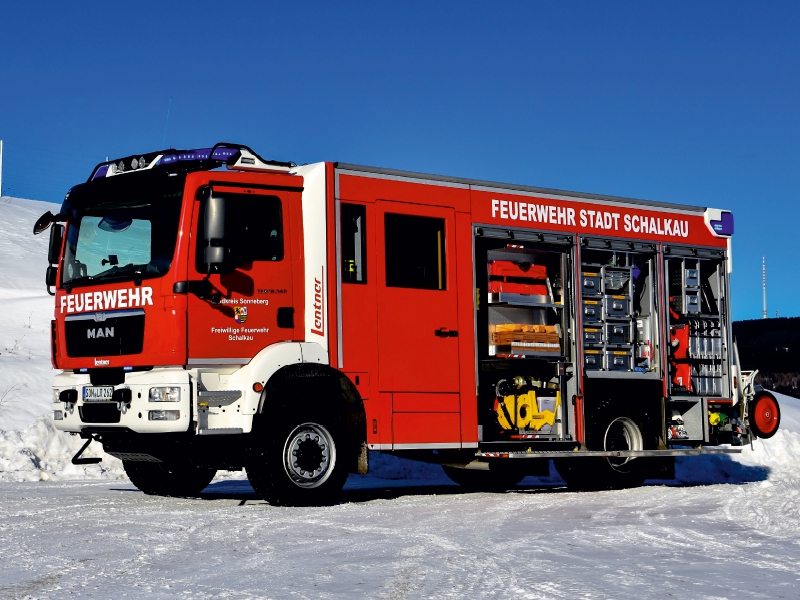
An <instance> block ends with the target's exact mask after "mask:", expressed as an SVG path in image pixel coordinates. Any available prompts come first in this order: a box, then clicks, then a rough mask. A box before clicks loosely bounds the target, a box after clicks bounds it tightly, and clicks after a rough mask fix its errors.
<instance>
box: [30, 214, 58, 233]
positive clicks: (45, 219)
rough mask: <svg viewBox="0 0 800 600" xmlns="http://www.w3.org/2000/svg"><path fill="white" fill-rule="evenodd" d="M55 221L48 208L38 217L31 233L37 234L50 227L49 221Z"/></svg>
mask: <svg viewBox="0 0 800 600" xmlns="http://www.w3.org/2000/svg"><path fill="white" fill-rule="evenodd" d="M53 221H55V216H54V215H53V213H51V212H50V211H49V210H48V211H47V212H46V213H44V214H43V215H42V216H41V217H39V218H38V219H37V221H36V223H34V225H33V235H39V234H40V233H42V232H43V231H45V230H46V229H47V228H48V227H50V223H52V222H53Z"/></svg>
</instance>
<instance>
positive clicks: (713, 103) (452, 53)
mask: <svg viewBox="0 0 800 600" xmlns="http://www.w3.org/2000/svg"><path fill="white" fill-rule="evenodd" d="M0 11H1V12H0V14H2V25H0V40H2V41H0V44H1V45H0V49H1V52H2V54H1V55H0V139H3V140H4V142H5V163H4V178H3V193H4V194H5V195H14V196H20V197H28V198H36V199H42V200H52V201H60V199H61V198H62V197H63V194H64V193H65V191H66V190H67V189H68V188H69V187H70V186H71V185H73V184H75V183H77V182H80V181H81V180H83V179H85V178H86V177H87V176H88V175H89V173H90V171H91V169H92V167H93V166H94V165H95V164H96V163H97V162H99V161H101V160H104V159H105V157H106V156H109V157H111V158H114V157H118V156H124V155H129V154H132V153H136V152H146V151H151V150H156V149H160V148H161V147H162V145H163V144H162V142H164V141H165V142H166V145H167V146H174V147H178V148H190V147H202V146H208V145H211V144H213V143H214V142H217V141H233V142H239V143H244V144H247V145H249V146H251V147H252V148H253V149H255V150H256V151H257V152H259V153H260V154H261V155H262V156H265V157H267V158H275V159H280V160H293V161H295V162H297V163H304V162H313V161H318V160H338V161H344V162H355V163H361V164H369V165H377V166H384V167H392V168H399V169H410V170H416V171H424V172H432V173H442V174H448V175H455V176H462V177H473V178H479V179H490V180H497V181H507V182H513V183H522V184H529V185H538V186H545V187H553V188H559V189H567V190H578V191H588V192H598V193H605V194H615V195H621V196H630V197H636V198H647V199H652V200H662V201H666V202H677V203H685V204H697V205H704V206H715V207H720V208H727V209H730V210H732V211H733V212H734V214H735V217H736V234H735V236H734V275H733V312H734V318H735V319H749V318H759V317H760V316H761V256H762V254H765V255H766V257H767V269H768V272H767V277H768V306H769V312H770V316H774V315H775V310H778V311H779V314H780V315H781V316H800V303H798V300H797V297H798V295H799V294H798V293H799V292H800V285H798V279H800V268H798V264H800V261H798V257H796V256H795V255H794V253H795V252H796V251H797V249H798V244H797V241H796V237H795V236H796V235H797V234H796V228H795V221H796V220H797V217H798V212H799V210H798V208H797V206H798V200H799V199H800V198H798V196H799V194H798V191H799V190H800V172H798V158H800V137H799V136H798V133H800V116H799V113H798V98H800V41H798V40H800V4H798V3H796V2H783V3H782V2H769V3H761V2H748V3H742V2H732V1H727V2H669V3H661V2H569V1H566V2H534V1H530V2H492V3H488V2H452V3H450V2H402V3H401V2H397V3H389V2H358V3H351V2H337V3H326V2H318V3H317V2H305V3H268V2H249V1H242V2H238V3H220V2H192V3H188V2H186V3H177V2H174V3H167V2H159V3H151V2H146V1H139V2H132V3H110V2H77V3H65V2H40V3H35V4H34V3H5V4H4V5H3V7H2V9H0ZM170 98H171V106H170ZM168 107H169V121H168V122H167V112H168Z"/></svg>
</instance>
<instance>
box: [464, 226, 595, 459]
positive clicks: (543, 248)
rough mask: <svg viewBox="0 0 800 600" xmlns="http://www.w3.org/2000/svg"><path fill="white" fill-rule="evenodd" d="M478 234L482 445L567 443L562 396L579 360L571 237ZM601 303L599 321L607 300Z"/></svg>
mask: <svg viewBox="0 0 800 600" xmlns="http://www.w3.org/2000/svg"><path fill="white" fill-rule="evenodd" d="M475 231H476V237H475V257H476V258H475V264H476V273H475V279H476V287H477V290H476V327H477V331H478V356H477V358H478V402H479V406H480V410H479V417H478V419H479V420H478V422H479V425H480V426H481V431H482V433H481V438H482V439H481V441H483V442H510V443H513V442H515V441H519V442H523V441H526V443H527V441H528V440H534V439H544V440H565V439H569V435H570V432H569V428H568V426H567V417H566V416H565V415H564V414H563V413H564V410H563V408H562V402H563V400H562V399H563V398H564V397H565V394H566V393H567V389H566V386H567V383H566V382H567V381H568V379H569V378H571V377H572V375H571V371H572V367H571V365H572V361H573V360H574V358H573V352H574V350H573V346H572V345H571V343H572V340H571V334H572V333H573V331H574V329H573V327H574V325H573V319H574V318H575V315H574V314H570V309H571V308H572V307H573V306H574V304H571V303H570V302H568V301H567V290H568V289H570V290H574V287H572V286H573V285H574V284H573V282H574V279H570V278H569V276H568V274H569V275H571V274H572V271H571V270H569V269H568V268H567V264H568V260H569V253H570V252H571V250H572V243H571V240H570V239H569V238H567V237H563V236H562V237H557V236H552V241H541V240H531V241H525V240H518V239H516V237H515V236H517V235H521V234H520V233H519V232H514V233H513V234H512V233H510V232H506V231H502V232H501V231H494V230H487V229H486V228H481V229H476V230H475ZM537 237H538V236H537ZM511 238H513V239H514V242H513V243H509V239H511ZM597 283H598V285H602V284H601V283H600V279H599V276H597ZM595 306H596V310H597V314H598V316H599V315H600V314H601V311H602V298H598V302H597V304H596V305H595ZM567 365H570V375H568V374H567ZM571 393H574V392H571Z"/></svg>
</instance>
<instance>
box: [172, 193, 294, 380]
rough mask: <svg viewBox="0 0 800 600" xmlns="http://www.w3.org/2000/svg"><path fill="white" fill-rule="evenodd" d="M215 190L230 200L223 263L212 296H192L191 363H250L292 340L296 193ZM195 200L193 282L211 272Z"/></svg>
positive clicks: (200, 211)
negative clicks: (275, 345)
mask: <svg viewBox="0 0 800 600" xmlns="http://www.w3.org/2000/svg"><path fill="white" fill-rule="evenodd" d="M213 194H214V195H215V196H224V197H225V199H226V218H225V240H224V246H225V248H226V254H225V262H224V263H223V264H222V265H220V266H218V267H217V266H215V267H214V268H213V272H212V273H211V275H210V278H209V280H210V284H211V291H212V295H211V296H206V297H200V296H198V295H197V294H189V297H188V309H189V316H188V329H189V336H188V337H189V364H210V365H225V364H230V365H236V364H246V363H247V362H249V361H250V359H252V358H253V356H255V354H256V353H258V351H260V350H261V349H262V348H264V347H265V346H268V345H269V344H272V343H275V342H278V341H283V340H292V339H294V338H295V333H294V325H295V321H296V319H295V315H294V309H293V308H292V307H293V306H294V302H293V296H294V293H293V285H292V270H293V269H292V259H293V256H292V247H293V245H292V244H291V243H290V240H292V236H293V234H294V232H293V231H292V222H293V218H292V217H293V211H295V210H299V192H291V191H285V190H280V191H271V190H263V189H258V188H255V187H254V188H248V187H233V186H231V187H218V186H213ZM294 196H297V198H294ZM197 204H198V205H197V206H196V207H195V219H194V222H195V223H196V224H197V226H196V227H195V228H194V231H195V237H194V238H193V239H192V240H191V242H190V243H191V245H192V249H191V250H190V253H189V256H190V265H189V279H190V280H195V281H196V280H201V279H203V278H204V277H205V275H206V267H205V266H204V264H203V255H204V248H205V246H206V240H205V239H204V238H203V218H204V215H203V203H202V202H200V201H198V203H197Z"/></svg>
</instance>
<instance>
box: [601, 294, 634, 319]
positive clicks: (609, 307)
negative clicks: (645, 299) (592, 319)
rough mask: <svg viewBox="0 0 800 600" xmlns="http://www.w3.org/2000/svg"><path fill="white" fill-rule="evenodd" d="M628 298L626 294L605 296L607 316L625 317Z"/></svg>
mask: <svg viewBox="0 0 800 600" xmlns="http://www.w3.org/2000/svg"><path fill="white" fill-rule="evenodd" d="M628 304H629V300H628V297H627V296H606V297H605V309H606V316H607V317H627V316H628Z"/></svg>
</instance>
